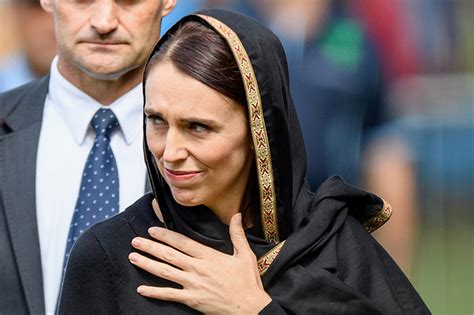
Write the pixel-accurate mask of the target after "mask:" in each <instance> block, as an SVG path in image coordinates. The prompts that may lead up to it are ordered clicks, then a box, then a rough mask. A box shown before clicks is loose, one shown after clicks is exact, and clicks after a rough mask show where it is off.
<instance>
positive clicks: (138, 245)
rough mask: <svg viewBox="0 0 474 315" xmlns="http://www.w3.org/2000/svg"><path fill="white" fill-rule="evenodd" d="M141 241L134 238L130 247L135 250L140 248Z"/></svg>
mask: <svg viewBox="0 0 474 315" xmlns="http://www.w3.org/2000/svg"><path fill="white" fill-rule="evenodd" d="M141 244H142V243H141V241H140V239H139V238H138V237H135V238H134V239H133V240H132V245H133V247H135V248H140V245H141Z"/></svg>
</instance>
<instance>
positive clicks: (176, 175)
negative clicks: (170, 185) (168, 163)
mask: <svg viewBox="0 0 474 315" xmlns="http://www.w3.org/2000/svg"><path fill="white" fill-rule="evenodd" d="M165 172H166V177H168V178H169V179H170V180H172V181H186V180H190V179H192V178H194V177H196V176H198V175H199V174H201V172H199V171H175V170H170V169H167V168H165Z"/></svg>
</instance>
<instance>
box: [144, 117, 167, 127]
mask: <svg viewBox="0 0 474 315" xmlns="http://www.w3.org/2000/svg"><path fill="white" fill-rule="evenodd" d="M147 120H148V121H149V122H150V123H151V124H152V125H153V126H162V125H165V121H164V120H163V119H162V118H160V117H158V116H149V117H147Z"/></svg>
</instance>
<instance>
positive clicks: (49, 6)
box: [39, 0, 54, 13]
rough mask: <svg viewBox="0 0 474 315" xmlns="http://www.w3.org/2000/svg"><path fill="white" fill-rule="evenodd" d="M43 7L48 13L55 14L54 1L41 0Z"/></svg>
mask: <svg viewBox="0 0 474 315" xmlns="http://www.w3.org/2000/svg"><path fill="white" fill-rule="evenodd" d="M39 1H40V4H41V7H42V8H43V10H45V11H46V12H48V13H53V3H52V1H54V0H39Z"/></svg>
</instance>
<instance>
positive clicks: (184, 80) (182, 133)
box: [145, 61, 253, 223]
mask: <svg viewBox="0 0 474 315" xmlns="http://www.w3.org/2000/svg"><path fill="white" fill-rule="evenodd" d="M145 93H146V105H145V114H146V117H147V119H146V137H147V142H148V146H149V148H150V150H151V152H152V153H153V156H154V158H155V161H156V164H157V165H158V168H159V171H160V173H161V175H162V176H163V177H164V179H165V180H166V182H167V183H168V185H169V187H170V188H171V192H172V194H173V197H174V199H175V200H176V201H177V202H178V203H179V204H181V205H184V206H196V205H205V206H207V207H208V208H210V209H211V210H212V211H213V212H214V213H215V214H216V215H217V217H218V218H219V219H220V220H221V221H223V222H225V223H228V221H229V220H230V217H231V216H232V215H233V214H234V213H237V212H238V211H239V210H240V208H241V207H242V199H243V196H244V193H245V189H246V186H247V183H248V180H249V174H250V170H251V166H252V163H253V154H252V153H253V151H252V150H251V143H250V136H249V131H248V124H247V117H246V113H245V111H244V109H243V107H242V106H241V105H239V104H235V103H233V101H232V100H231V99H229V98H227V97H225V96H224V95H223V94H221V93H219V92H217V91H215V90H213V89H212V88H210V87H208V86H207V85H205V84H203V83H201V82H199V81H198V80H195V79H194V78H192V77H190V76H187V75H185V74H183V73H181V72H179V71H178V70H177V69H176V68H175V67H174V65H173V64H172V63H171V62H169V61H162V62H159V63H158V64H155V65H154V66H153V67H152V69H151V71H150V73H149V75H148V78H147V82H146V88H145Z"/></svg>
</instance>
